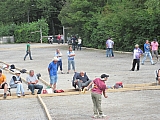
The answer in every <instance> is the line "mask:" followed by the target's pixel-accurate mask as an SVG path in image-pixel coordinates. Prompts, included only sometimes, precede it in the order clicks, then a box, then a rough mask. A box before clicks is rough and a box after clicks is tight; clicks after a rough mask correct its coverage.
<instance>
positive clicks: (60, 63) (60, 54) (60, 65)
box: [55, 49, 64, 74]
mask: <svg viewBox="0 0 160 120" xmlns="http://www.w3.org/2000/svg"><path fill="white" fill-rule="evenodd" d="M55 57H57V58H58V62H57V71H58V68H59V67H60V71H61V74H64V72H63V70H62V53H61V52H60V50H59V49H56V52H55Z"/></svg>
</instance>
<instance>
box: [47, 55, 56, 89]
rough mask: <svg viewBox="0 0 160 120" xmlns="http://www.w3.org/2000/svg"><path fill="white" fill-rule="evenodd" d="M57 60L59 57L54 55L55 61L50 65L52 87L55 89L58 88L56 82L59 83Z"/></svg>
mask: <svg viewBox="0 0 160 120" xmlns="http://www.w3.org/2000/svg"><path fill="white" fill-rule="evenodd" d="M57 62H58V58H57V57H54V59H53V61H52V62H51V63H50V64H49V66H48V73H49V76H50V87H51V88H52V89H53V91H55V90H56V83H57Z"/></svg>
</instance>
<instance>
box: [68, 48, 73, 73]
mask: <svg viewBox="0 0 160 120" xmlns="http://www.w3.org/2000/svg"><path fill="white" fill-rule="evenodd" d="M67 55H68V72H67V74H69V72H70V70H71V64H72V69H73V70H74V72H75V61H74V56H75V53H74V51H72V47H71V46H69V51H68V52H67Z"/></svg>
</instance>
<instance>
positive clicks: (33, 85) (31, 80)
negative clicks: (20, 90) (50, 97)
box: [26, 70, 43, 95]
mask: <svg viewBox="0 0 160 120" xmlns="http://www.w3.org/2000/svg"><path fill="white" fill-rule="evenodd" d="M26 80H27V83H28V88H29V89H30V90H31V94H32V95H35V93H34V89H38V92H37V94H41V91H42V89H43V86H42V85H38V79H37V76H36V75H34V70H30V71H29V76H28V77H27V78H26Z"/></svg>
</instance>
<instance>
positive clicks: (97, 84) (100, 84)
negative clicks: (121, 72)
mask: <svg viewBox="0 0 160 120" xmlns="http://www.w3.org/2000/svg"><path fill="white" fill-rule="evenodd" d="M108 77H109V75H106V74H102V75H101V78H96V79H95V80H93V81H92V82H91V83H90V84H89V85H88V86H87V87H86V88H85V89H89V87H90V86H91V85H92V84H94V87H93V88H92V90H91V97H92V102H93V112H94V116H93V118H104V117H106V115H104V114H103V112H102V109H101V101H102V98H101V96H102V93H103V95H104V97H105V98H107V97H108V96H107V95H106V93H105V90H106V89H107V87H106V84H105V81H107V79H108Z"/></svg>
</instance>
